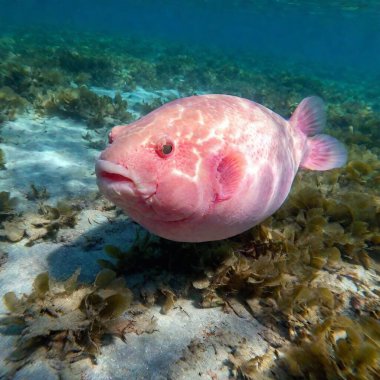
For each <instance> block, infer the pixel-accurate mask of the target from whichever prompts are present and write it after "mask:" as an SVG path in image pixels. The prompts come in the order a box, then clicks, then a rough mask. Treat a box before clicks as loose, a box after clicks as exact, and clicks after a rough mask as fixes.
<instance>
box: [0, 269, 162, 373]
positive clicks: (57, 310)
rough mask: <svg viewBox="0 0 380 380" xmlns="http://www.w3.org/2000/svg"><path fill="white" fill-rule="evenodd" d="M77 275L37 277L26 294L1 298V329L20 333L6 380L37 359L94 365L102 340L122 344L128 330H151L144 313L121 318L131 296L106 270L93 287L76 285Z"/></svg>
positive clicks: (10, 294) (44, 275) (111, 273)
mask: <svg viewBox="0 0 380 380" xmlns="http://www.w3.org/2000/svg"><path fill="white" fill-rule="evenodd" d="M79 272H80V271H79V270H77V271H76V272H75V273H74V274H73V275H72V276H70V277H69V278H68V279H67V280H65V281H56V280H54V279H52V278H51V277H50V276H49V274H48V273H47V272H45V273H41V274H39V275H38V276H37V277H36V278H35V280H34V283H33V291H32V292H31V293H30V294H28V295H26V294H24V295H22V296H21V297H20V298H19V297H17V296H16V294H15V293H14V292H8V293H6V294H5V295H4V297H3V301H4V303H5V306H6V307H7V309H8V313H7V314H6V315H5V316H3V317H2V318H1V319H0V325H2V326H3V328H5V332H4V330H3V333H6V331H7V330H8V331H9V333H12V335H13V334H17V335H18V338H17V340H16V343H15V349H14V351H13V352H12V353H11V354H10V356H9V357H8V365H7V370H8V376H11V375H13V374H14V373H15V372H16V371H17V370H18V369H20V368H22V367H23V366H24V365H26V364H27V363H29V362H30V361H33V360H37V359H39V358H46V359H59V360H60V361H61V362H63V363H66V366H69V365H70V363H73V362H76V361H78V360H82V359H86V358H90V359H91V360H92V361H93V362H94V363H96V357H97V355H98V354H99V353H100V350H101V346H102V344H103V341H104V339H105V337H107V336H115V337H119V338H120V339H122V340H124V337H125V335H126V334H128V333H131V332H134V333H137V334H141V333H143V332H147V333H152V332H153V331H154V329H155V326H154V320H153V319H152V318H150V317H149V318H147V317H146V315H141V314H140V315H137V316H136V315H130V316H128V318H125V317H124V316H123V315H124V312H125V311H127V310H129V309H130V308H131V303H132V299H133V295H132V292H131V291H130V290H129V289H128V288H127V287H126V285H125V280H124V279H123V278H122V277H117V276H116V273H115V272H113V271H111V270H108V269H105V270H102V271H101V272H99V273H98V274H97V276H96V279H95V281H94V283H93V284H89V285H86V284H81V283H79V282H78V276H79ZM15 329H16V330H15ZM15 331H16V332H15Z"/></svg>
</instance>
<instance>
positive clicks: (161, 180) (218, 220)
mask: <svg viewBox="0 0 380 380" xmlns="http://www.w3.org/2000/svg"><path fill="white" fill-rule="evenodd" d="M324 124H325V112H324V105H323V102H322V100H321V99H320V98H318V97H309V98H306V99H304V100H303V101H302V102H301V103H300V105H299V106H298V107H297V109H296V111H295V112H294V114H293V115H292V117H291V118H290V120H286V119H284V118H282V117H281V116H279V115H277V114H276V113H274V112H273V111H271V110H269V109H268V108H266V107H264V106H262V105H260V104H258V103H255V102H252V101H250V100H247V99H243V98H239V97H235V96H229V95H200V96H192V97H187V98H182V99H178V100H175V101H172V102H170V103H167V104H165V105H163V106H162V107H160V108H158V109H156V110H155V111H153V112H151V113H150V114H148V115H146V116H144V117H142V118H141V119H139V120H137V121H135V122H133V123H131V124H129V125H125V126H117V127H114V128H113V129H112V130H111V132H110V135H109V138H110V143H111V144H110V145H109V146H108V147H107V148H106V149H105V150H104V151H103V152H102V153H101V155H100V157H99V159H98V161H97V164H96V174H97V180H98V186H99V189H100V190H101V192H102V193H103V194H104V195H105V196H106V198H108V199H109V200H111V201H112V202H114V203H115V204H116V205H117V206H119V207H120V208H122V209H123V210H124V211H125V212H126V213H127V214H128V215H129V216H130V217H131V218H132V219H134V220H135V221H136V222H137V223H139V224H141V225H142V226H143V227H145V228H146V229H148V230H149V231H151V232H153V233H154V234H157V235H159V236H161V237H164V238H167V239H170V240H175V241H183V242H201V241H211V240H220V239H224V238H228V237H231V236H233V235H236V234H239V233H241V232H243V231H245V230H247V229H249V228H251V227H253V226H254V225H256V224H258V223H260V222H261V221H263V220H264V219H266V218H267V217H268V216H270V215H272V214H273V213H274V212H275V211H276V210H278V208H279V207H280V206H281V205H282V203H283V202H284V200H285V199H286V197H287V195H288V194H289V191H290V188H291V185H292V182H293V180H294V177H295V175H296V173H297V171H298V170H299V168H300V167H304V168H308V169H312V170H328V169H331V168H335V167H339V166H342V165H344V164H345V162H346V159H347V153H346V150H345V148H344V146H343V145H342V144H341V143H340V142H339V141H338V140H336V139H335V138H333V137H330V136H327V135H322V134H320V132H321V130H322V128H323V126H324Z"/></svg>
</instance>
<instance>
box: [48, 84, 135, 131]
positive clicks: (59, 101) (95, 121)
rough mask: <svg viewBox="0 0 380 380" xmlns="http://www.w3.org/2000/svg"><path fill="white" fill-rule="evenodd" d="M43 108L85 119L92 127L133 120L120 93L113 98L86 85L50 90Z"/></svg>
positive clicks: (54, 112) (51, 112)
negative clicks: (95, 91)
mask: <svg viewBox="0 0 380 380" xmlns="http://www.w3.org/2000/svg"><path fill="white" fill-rule="evenodd" d="M41 110H42V111H44V112H47V113H48V114H57V115H62V116H66V117H73V118H80V119H83V120H85V121H86V122H87V123H88V125H89V126H90V127H92V128H99V127H104V126H111V125H114V124H118V123H121V122H126V121H129V120H131V114H130V113H129V112H128V111H127V102H126V101H125V100H123V99H122V98H121V96H120V94H116V95H115V97H114V98H113V99H112V98H110V97H109V96H105V95H103V96H99V95H97V94H95V93H94V92H93V91H90V90H89V89H88V88H87V87H86V86H81V87H78V88H71V87H70V88H65V89H60V90H58V91H56V92H52V91H51V92H49V94H48V96H47V97H46V98H45V100H44V101H43V102H42V105H41Z"/></svg>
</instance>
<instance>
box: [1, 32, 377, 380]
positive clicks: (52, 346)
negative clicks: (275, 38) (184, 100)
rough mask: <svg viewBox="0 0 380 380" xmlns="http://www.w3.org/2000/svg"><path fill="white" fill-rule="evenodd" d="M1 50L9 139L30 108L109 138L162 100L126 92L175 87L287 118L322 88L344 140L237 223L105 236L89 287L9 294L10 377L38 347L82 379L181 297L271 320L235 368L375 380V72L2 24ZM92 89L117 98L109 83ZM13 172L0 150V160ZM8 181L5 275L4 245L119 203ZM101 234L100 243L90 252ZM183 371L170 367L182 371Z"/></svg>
mask: <svg viewBox="0 0 380 380" xmlns="http://www.w3.org/2000/svg"><path fill="white" fill-rule="evenodd" d="M0 58H1V60H0V142H1V143H2V144H4V145H5V144H7V141H6V140H4V138H3V137H2V130H3V128H6V126H7V122H8V121H11V120H17V117H18V116H19V115H22V114H25V113H28V112H35V113H37V114H39V115H42V116H44V117H50V116H58V117H61V118H72V119H75V120H79V121H81V122H83V123H85V124H86V125H87V128H88V134H86V135H85V136H83V144H87V146H89V147H91V148H99V149H101V147H102V144H104V139H103V137H99V136H106V131H107V130H108V129H109V127H110V126H112V125H116V124H120V123H128V122H129V121H131V120H133V118H135V117H136V115H143V114H145V113H148V112H150V111H151V110H152V109H154V108H155V107H157V106H159V105H161V104H162V102H163V99H160V98H155V99H154V100H152V101H151V102H150V103H142V104H140V105H138V106H136V108H134V109H133V108H132V107H131V106H130V104H129V102H128V100H127V98H126V97H125V96H123V94H126V93H128V92H131V91H133V90H135V89H136V88H143V89H146V90H151V91H157V90H163V89H171V90H176V93H178V94H179V95H181V96H186V95H192V94H198V93H204V92H209V93H228V94H232V95H238V96H243V97H246V98H249V99H252V100H255V101H257V102H259V103H262V104H264V105H265V106H267V107H269V108H271V109H273V110H275V111H276V112H278V113H279V114H282V115H284V116H287V115H290V113H291V112H292V111H293V110H294V108H295V107H296V105H297V104H298V103H299V102H300V100H302V98H304V97H305V96H308V95H312V94H313V95H319V96H321V97H322V98H323V99H324V100H325V101H326V103H327V104H328V117H327V119H328V125H327V128H328V133H330V134H332V135H335V136H337V137H339V139H340V140H342V141H343V142H344V143H345V144H346V145H347V147H348V150H349V161H348V164H347V165H346V166H345V167H344V168H341V169H334V170H332V171H329V172H322V173H317V172H308V171H300V172H299V174H298V175H297V177H296V180H295V183H294V185H293V188H292V191H291V194H290V196H289V197H288V199H287V201H286V203H285V204H284V205H283V207H282V208H281V209H280V210H279V211H278V212H277V213H276V214H274V215H273V216H272V217H270V218H269V219H268V220H266V221H265V222H263V223H262V224H260V225H259V226H256V227H254V228H253V229H252V230H250V231H247V232H246V233H244V234H242V235H239V236H237V237H234V238H231V239H227V240H225V241H221V242H215V243H204V244H181V243H174V242H170V241H167V240H164V239H159V238H157V237H154V236H152V235H150V234H148V233H147V232H145V231H144V230H142V229H139V228H137V229H136V230H137V231H138V233H137V234H136V237H135V240H134V241H133V242H132V243H131V244H129V245H128V244H125V245H123V246H119V245H118V246H116V245H112V244H111V245H106V246H105V247H104V252H105V254H106V257H104V258H102V259H99V260H98V264H99V268H100V269H101V268H102V269H101V270H100V272H99V273H98V274H97V276H96V279H95V281H94V282H93V283H91V284H88V283H87V284H84V283H81V282H80V281H79V280H78V275H79V271H77V272H75V273H74V274H73V275H72V277H70V278H69V279H67V280H65V281H63V280H62V281H61V280H55V279H53V278H52V276H51V275H49V273H47V272H44V273H41V274H39V275H38V276H37V277H36V279H35V280H34V284H33V290H32V292H31V293H30V294H22V295H20V294H16V293H14V292H8V293H6V294H5V295H4V296H3V301H4V304H5V306H6V307H7V309H8V312H7V313H6V314H5V315H3V316H2V318H1V319H0V325H1V334H3V335H16V336H17V339H16V340H15V347H13V348H11V347H10V348H9V355H8V358H7V360H8V361H7V370H8V372H7V373H5V374H3V376H4V377H5V378H12V376H13V375H14V374H15V373H16V372H17V371H18V370H20V369H21V368H22V367H23V366H25V365H28V364H30V363H31V362H33V360H36V358H41V357H46V358H49V359H52V358H53V359H54V360H58V361H59V362H60V363H61V367H60V374H61V376H62V377H63V378H65V376H66V378H74V377H73V376H74V375H72V373H71V372H70V368H72V366H73V363H75V362H77V361H82V359H83V360H84V359H90V360H91V361H92V363H96V360H97V357H99V355H101V347H102V346H103V345H105V344H110V343H109V339H110V337H115V336H116V337H119V338H121V339H122V340H125V337H126V335H127V334H130V333H137V334H142V333H153V334H154V331H155V328H156V327H155V324H154V318H153V319H152V308H153V307H154V306H157V305H158V306H159V307H160V312H161V313H162V314H164V315H170V314H171V313H172V312H173V310H174V309H176V308H179V307H181V306H180V305H181V302H180V300H181V299H182V300H183V299H186V300H191V301H192V302H194V304H195V305H196V306H197V307H198V308H217V307H218V308H220V309H221V312H225V313H233V314H236V315H237V316H238V317H241V318H245V317H246V316H247V315H248V316H249V317H250V318H253V319H255V320H256V321H258V322H259V323H260V324H261V325H263V326H264V327H265V329H266V330H265V331H266V334H265V336H264V340H265V341H266V342H267V343H268V347H269V348H268V350H267V352H266V353H264V354H263V355H257V356H254V357H252V356H251V353H250V351H249V350H248V349H247V342H245V341H241V342H239V344H236V345H234V346H233V347H230V349H229V357H228V360H226V361H225V362H224V363H221V366H222V365H224V367H225V368H226V372H227V374H228V376H229V377H230V378H238V379H277V378H281V379H282V378H297V379H378V378H379V377H378V376H379V375H378V374H379V373H380V350H379V346H380V322H379V318H380V286H379V285H380V282H379V281H380V277H379V272H380V266H379V265H380V264H379V255H380V144H379V142H380V108H379V104H380V82H379V81H377V82H376V81H372V80H371V78H366V77H365V76H364V75H363V76H362V77H360V78H356V77H355V75H354V74H353V73H352V72H350V71H349V70H347V71H346V72H340V73H339V78H338V79H337V78H336V77H337V76H338V73H337V72H334V71H332V69H323V68H317V67H308V68H304V67H302V66H301V65H299V64H297V63H296V62H291V61H284V62H283V64H282V65H279V64H278V62H275V61H274V60H272V59H271V58H269V57H263V56H255V55H249V54H242V55H241V56H239V57H238V58H236V57H234V56H228V55H226V54H224V53H221V52H218V51H207V52H205V51H204V50H202V49H201V48H192V49H191V48H189V47H184V46H177V45H168V44H167V43H163V42H162V41H153V40H137V39H121V38H115V37H105V36H99V35H90V34H78V33H75V34H74V33H71V32H62V31H60V32H59V33H58V32H54V31H52V32H51V33H46V31H39V30H34V31H28V32H26V31H16V30H14V31H8V32H6V33H3V35H2V36H1V37H0ZM95 87H96V88H105V89H112V90H114V91H115V95H114V96H107V95H99V94H98V93H97V92H96V91H93V88H95ZM6 171H7V157H6V155H5V154H4V153H3V151H2V150H0V173H1V174H4V173H5V174H6ZM94 181H95V178H94ZM0 191H1V192H0V223H1V228H0V238H1V239H2V247H4V249H3V248H1V250H0V274H1V272H2V271H5V270H6V267H7V257H8V254H7V252H6V248H7V246H11V245H12V244H24V245H26V246H29V247H30V246H32V245H35V244H38V243H39V242H41V241H43V240H45V241H46V240H48V241H57V240H59V236H60V235H59V234H60V233H61V232H62V230H68V229H75V228H76V223H77V220H78V215H79V214H80V213H81V212H83V210H85V209H86V208H90V207H91V206H92V207H95V206H94V205H96V207H97V208H98V209H101V210H102V211H103V212H110V211H111V212H112V213H113V214H112V215H111V216H109V215H108V214H107V218H108V219H109V221H110V222H112V221H113V220H116V219H117V218H118V217H119V216H120V213H119V212H118V211H117V210H115V208H114V206H112V205H110V204H108V203H107V202H105V201H102V200H100V199H99V197H98V196H92V197H87V198H86V199H75V200H72V199H71V200H69V201H68V200H67V199H66V197H65V194H62V199H61V200H60V201H58V202H50V200H49V191H48V189H46V188H44V187H43V186H40V185H39V184H38V183H35V184H34V183H30V188H29V190H28V191H27V192H26V193H25V199H24V201H26V202H28V203H29V204H30V208H31V209H32V211H28V212H23V211H20V210H19V209H18V207H17V203H18V202H17V201H18V200H17V199H16V198H15V197H13V195H12V189H0ZM101 202H103V203H102V206H99V204H100V203H101ZM94 244H96V243H94V242H90V241H89V242H88V246H87V248H86V249H87V250H91V247H92V246H93V245H94ZM94 275H95V274H94ZM228 339H230V338H228ZM111 340H112V338H111ZM225 345H226V346H227V345H228V344H227V343H225ZM206 349H207V348H205V346H204V344H203V343H202V342H201V341H193V342H192V343H191V344H190V345H189V346H188V349H187V350H186V351H185V352H183V354H182V356H181V358H180V359H179V362H178V363H179V364H178V363H177V367H178V368H182V369H183V371H184V372H183V373H186V371H187V370H188V368H190V367H191V364H189V363H192V362H193V361H197V360H198V361H199V360H200V358H201V356H202V352H204V351H205V350H206ZM62 363H64V364H62ZM62 365H63V367H62ZM176 374H178V373H176V372H173V373H172V374H171V376H172V378H179V377H176V376H177V375H176ZM70 376H71V377H70ZM212 376H213V374H212V373H210V377H211V378H213V377H212ZM78 378H80V375H78ZM214 378H216V377H214Z"/></svg>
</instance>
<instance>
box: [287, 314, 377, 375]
mask: <svg viewBox="0 0 380 380" xmlns="http://www.w3.org/2000/svg"><path fill="white" fill-rule="evenodd" d="M379 344H380V324H379V322H378V321H376V320H375V319H373V318H370V317H363V318H360V319H359V320H358V321H355V320H353V319H350V318H348V317H346V316H333V317H331V318H328V319H326V320H325V321H324V322H323V323H321V324H317V325H315V326H314V327H313V328H312V329H311V331H310V332H309V333H308V334H307V336H306V337H303V338H302V339H300V340H299V341H298V344H297V345H292V346H291V347H289V348H288V349H287V350H286V351H285V352H284V355H285V356H284V359H283V360H284V362H285V363H286V366H287V368H288V369H289V371H290V373H291V375H293V376H295V377H297V378H308V379H311V378H313V379H338V378H339V379H377V378H378V373H379V371H380V364H379V363H380V350H379Z"/></svg>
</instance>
